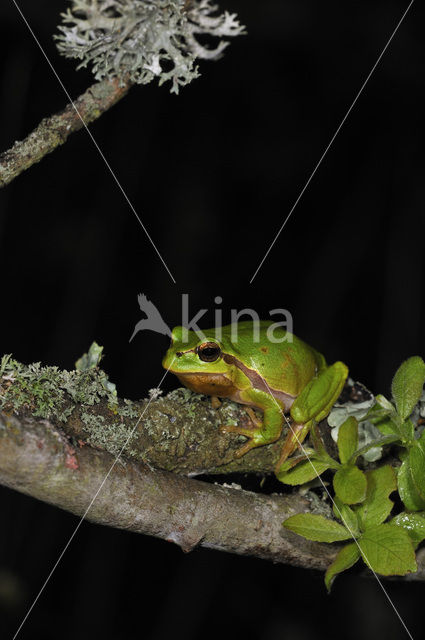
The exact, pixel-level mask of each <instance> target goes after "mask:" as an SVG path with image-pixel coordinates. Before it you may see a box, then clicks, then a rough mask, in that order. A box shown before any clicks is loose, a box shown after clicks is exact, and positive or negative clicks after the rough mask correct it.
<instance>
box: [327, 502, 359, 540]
mask: <svg viewBox="0 0 425 640" xmlns="http://www.w3.org/2000/svg"><path fill="white" fill-rule="evenodd" d="M333 512H334V516H335V518H338V519H339V520H341V521H342V523H343V525H344V526H345V527H346V528H347V529H348V530H349V532H350V533H351V534H352V535H353V536H355V537H357V536H358V535H360V530H359V522H358V519H357V514H356V512H355V511H353V509H351V508H350V507H349V506H348V504H344V503H343V502H341V500H340V499H339V498H338V496H335V498H334V504H333Z"/></svg>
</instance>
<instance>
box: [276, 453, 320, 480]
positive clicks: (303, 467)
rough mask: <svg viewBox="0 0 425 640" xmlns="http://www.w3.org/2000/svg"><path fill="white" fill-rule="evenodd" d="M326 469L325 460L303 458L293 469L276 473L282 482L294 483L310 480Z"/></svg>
mask: <svg viewBox="0 0 425 640" xmlns="http://www.w3.org/2000/svg"><path fill="white" fill-rule="evenodd" d="M326 469H329V464H328V463H327V462H321V461H320V460H314V459H311V458H310V460H305V461H304V462H300V463H299V464H297V466H296V467H294V468H293V469H289V471H282V472H281V471H280V472H279V473H277V474H276V477H277V479H278V480H280V481H281V482H283V483H284V484H290V485H296V484H304V483H305V482H310V480H314V478H317V477H318V476H320V474H322V473H323V472H324V471H326Z"/></svg>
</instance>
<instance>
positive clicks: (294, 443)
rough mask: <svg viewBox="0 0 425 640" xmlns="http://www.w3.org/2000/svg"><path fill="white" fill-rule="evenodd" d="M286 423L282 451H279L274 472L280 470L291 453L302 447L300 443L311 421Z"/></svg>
mask: <svg viewBox="0 0 425 640" xmlns="http://www.w3.org/2000/svg"><path fill="white" fill-rule="evenodd" d="M287 424H288V435H287V436H286V439H285V442H284V443H283V447H282V451H281V452H280V457H279V460H278V461H277V463H276V467H275V473H278V472H279V471H281V467H282V465H283V463H284V462H285V460H286V459H287V458H288V457H289V456H290V455H291V454H292V453H294V451H295V450H296V449H297V448H298V447H302V443H303V441H304V440H305V437H306V435H307V433H308V432H309V430H310V427H311V422H306V423H305V424H298V423H296V422H293V423H292V424H290V423H289V422H287Z"/></svg>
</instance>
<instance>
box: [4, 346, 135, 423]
mask: <svg viewBox="0 0 425 640" xmlns="http://www.w3.org/2000/svg"><path fill="white" fill-rule="evenodd" d="M89 353H90V352H89ZM85 355H87V354H85ZM83 358H84V357H83ZM97 361H98V360H97ZM97 361H96V362H97ZM78 362H81V359H80V360H79V361H78ZM101 401H105V403H106V404H107V407H108V408H109V410H110V411H111V413H112V414H113V415H116V416H117V417H119V418H121V417H131V418H133V417H137V415H138V412H137V409H136V408H135V407H134V406H133V403H132V402H131V401H130V400H123V401H122V403H120V404H118V400H117V392H116V388H115V385H114V384H113V383H111V382H110V381H109V379H108V376H107V375H106V373H105V372H104V371H102V369H99V367H98V366H97V365H96V363H95V362H94V361H92V363H91V364H90V366H87V367H83V366H80V368H79V369H78V370H77V369H76V370H74V371H62V370H60V369H59V368H58V367H49V366H42V365H41V364H40V363H39V362H36V363H34V364H29V365H24V364H22V363H20V362H18V361H17V360H14V359H13V358H12V357H11V356H10V355H7V356H3V357H2V359H1V362H0V410H4V411H6V412H18V411H20V410H29V411H31V414H32V415H33V416H35V417H40V418H46V419H50V418H55V419H56V420H58V421H59V422H66V421H67V420H68V418H69V417H70V416H71V414H72V412H73V411H74V409H75V408H76V407H77V406H78V407H80V408H81V409H82V415H84V417H85V418H82V419H83V422H84V423H85V419H87V416H88V415H89V414H88V413H87V411H85V410H84V408H85V407H87V408H89V407H93V406H94V405H96V404H98V403H99V402H101ZM91 418H92V419H91V420H90V421H89V422H90V425H89V424H88V423H87V426H92V425H93V420H94V419H96V420H97V424H98V426H101V425H102V421H103V418H102V416H96V417H95V416H91Z"/></svg>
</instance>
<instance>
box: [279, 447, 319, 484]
mask: <svg viewBox="0 0 425 640" xmlns="http://www.w3.org/2000/svg"><path fill="white" fill-rule="evenodd" d="M315 455H316V452H315V451H314V449H310V448H308V447H304V448H303V451H302V453H297V454H295V455H293V456H291V457H290V458H288V459H287V460H285V462H284V463H283V464H281V465H280V467H279V474H283V473H286V472H287V471H289V469H292V467H295V466H296V465H297V464H300V462H305V461H306V460H307V456H308V457H309V458H310V459H311V460H313V459H314V457H315ZM279 474H276V477H278V475H279Z"/></svg>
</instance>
